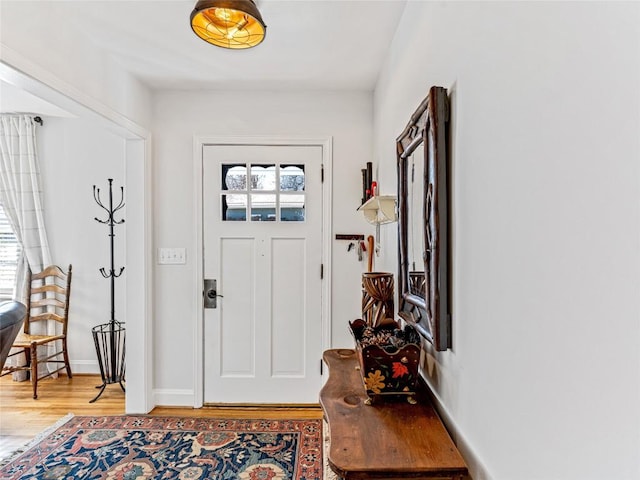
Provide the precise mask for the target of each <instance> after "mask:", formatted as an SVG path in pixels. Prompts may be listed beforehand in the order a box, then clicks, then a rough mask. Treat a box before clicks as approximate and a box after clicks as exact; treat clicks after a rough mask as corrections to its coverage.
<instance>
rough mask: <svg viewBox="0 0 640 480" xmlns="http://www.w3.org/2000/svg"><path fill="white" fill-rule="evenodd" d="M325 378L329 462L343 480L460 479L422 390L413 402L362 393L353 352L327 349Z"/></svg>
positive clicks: (461, 470)
mask: <svg viewBox="0 0 640 480" xmlns="http://www.w3.org/2000/svg"><path fill="white" fill-rule="evenodd" d="M323 359H324V361H325V363H326V364H327V365H328V367H329V380H328V381H327V383H326V385H325V386H324V388H323V389H322V391H321V392H320V405H322V409H323V411H324V415H325V419H326V420H327V422H328V424H329V435H330V445H329V454H328V461H329V466H330V467H331V469H332V470H333V471H334V472H335V473H336V474H337V475H338V476H339V477H341V478H343V479H344V480H351V479H391V478H394V479H397V478H413V479H423V480H435V479H437V480H445V479H450V480H461V479H462V478H464V477H465V476H466V475H468V472H467V467H466V465H465V463H464V460H463V459H462V457H461V456H460V453H459V452H458V450H457V449H456V447H455V445H454V444H453V441H452V440H451V437H449V434H448V433H447V431H446V430H445V428H444V425H443V424H442V422H441V421H440V418H439V417H438V415H437V414H436V412H435V410H434V409H433V406H432V405H431V402H430V401H429V400H428V398H427V397H426V396H425V395H424V394H423V395H422V396H421V397H419V402H418V404H417V405H410V404H409V403H408V402H406V401H404V400H402V399H400V400H398V401H377V402H375V403H374V405H372V406H367V405H365V403H364V402H365V400H366V399H367V396H366V394H365V390H364V386H363V384H362V378H361V377H360V372H359V371H358V370H357V369H356V367H357V366H358V358H357V356H356V353H355V351H354V350H346V349H343V350H327V351H326V352H324V355H323Z"/></svg>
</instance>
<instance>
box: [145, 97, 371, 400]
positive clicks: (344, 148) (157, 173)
mask: <svg viewBox="0 0 640 480" xmlns="http://www.w3.org/2000/svg"><path fill="white" fill-rule="evenodd" d="M371 104H372V99H371V94H370V93H330V92H325V93H321V92H311V93H290V94H287V93H275V92H192V93H188V92H163V93H161V94H158V95H157V96H156V98H155V105H156V110H155V115H154V118H155V124H154V129H153V130H154V152H155V165H154V188H155V190H154V218H155V225H154V228H155V245H156V247H185V248H186V249H187V264H186V265H183V266H182V265H177V266H176V265H161V266H156V274H155V298H156V299H157V300H156V309H155V312H156V313H155V323H154V344H155V351H156V355H155V362H154V363H155V379H154V381H155V386H156V389H157V392H158V395H157V401H158V402H159V403H160V404H167V403H168V402H174V403H180V402H182V403H181V404H183V405H185V404H190V403H189V399H191V398H192V396H193V389H194V382H201V379H196V378H194V375H193V353H192V349H193V343H194V337H193V327H194V319H195V318H196V317H197V316H198V315H199V312H196V311H194V305H193V290H194V288H195V285H194V271H195V270H194V268H195V266H194V264H193V259H194V256H195V255H194V253H195V252H193V251H192V245H193V235H194V232H195V231H196V223H195V222H196V219H195V216H194V214H193V202H194V185H193V177H194V172H193V136H194V134H199V135H205V134H208V135H215V136H225V135H230V136H235V135H246V136H264V135H276V136H307V137H314V138H317V137H328V136H332V137H333V233H334V235H335V233H363V234H369V233H371V231H372V230H371V227H370V226H369V225H368V224H367V223H366V222H365V221H364V219H363V217H362V216H361V215H360V214H359V213H356V208H357V207H358V205H359V203H360V196H361V173H360V169H361V168H363V167H364V164H365V162H367V161H368V160H369V159H370V158H371V145H372V138H371V129H372V110H371ZM346 247H347V244H345V243H344V242H341V241H340V242H336V241H334V243H333V264H332V268H333V305H332V325H333V329H332V330H333V332H332V333H333V334H332V337H333V338H332V343H333V345H334V346H350V345H352V344H353V341H352V340H351V338H350V337H349V334H348V331H347V322H348V321H349V320H352V319H354V318H356V317H357V316H359V310H360V273H361V272H362V269H363V267H364V264H363V263H359V262H358V260H357V258H356V256H355V253H354V252H350V253H348V254H347V252H346ZM185 402H186V403H185Z"/></svg>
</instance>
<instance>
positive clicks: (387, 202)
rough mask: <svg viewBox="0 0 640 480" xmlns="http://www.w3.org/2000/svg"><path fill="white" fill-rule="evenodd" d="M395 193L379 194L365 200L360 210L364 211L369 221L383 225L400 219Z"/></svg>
mask: <svg viewBox="0 0 640 480" xmlns="http://www.w3.org/2000/svg"><path fill="white" fill-rule="evenodd" d="M397 210H398V209H397V208H396V197H395V195H377V196H375V197H371V198H370V199H369V200H367V201H366V202H364V203H363V204H362V205H360V207H358V211H359V212H362V213H364V218H365V219H366V220H367V222H369V223H371V224H373V225H382V224H384V223H391V222H395V221H397V220H398V211H397Z"/></svg>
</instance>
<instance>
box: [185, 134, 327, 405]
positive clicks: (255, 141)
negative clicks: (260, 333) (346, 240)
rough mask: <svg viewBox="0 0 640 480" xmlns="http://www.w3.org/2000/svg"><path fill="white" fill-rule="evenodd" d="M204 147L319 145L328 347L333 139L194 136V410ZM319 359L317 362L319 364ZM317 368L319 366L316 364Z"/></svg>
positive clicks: (198, 383)
mask: <svg viewBox="0 0 640 480" xmlns="http://www.w3.org/2000/svg"><path fill="white" fill-rule="evenodd" d="M205 145H221V146H232V145H238V146H273V145H277V146H319V147H321V148H322V167H323V169H324V171H323V179H324V180H323V182H322V265H323V279H322V299H321V305H322V306H321V308H322V312H321V316H322V320H321V321H322V327H321V328H322V350H326V349H327V348H330V346H331V318H330V312H331V235H332V230H331V225H332V222H331V220H332V205H333V202H332V190H333V189H332V178H333V177H332V167H333V137H298V136H277V135H268V136H211V135H194V137H193V172H194V173H193V184H194V187H195V188H194V200H193V202H194V203H193V211H194V215H195V225H196V232H195V236H194V248H193V251H194V252H195V260H194V263H195V268H194V272H195V278H194V285H195V288H194V305H195V312H196V313H195V315H194V324H193V340H194V343H193V371H194V392H193V393H194V395H193V402H194V405H193V406H194V408H201V407H202V406H203V405H204V374H205V372H204V341H203V340H204V305H203V297H202V295H203V291H204V285H203V273H204V269H203V261H204V252H203V248H204V243H203V238H202V235H203V205H202V198H203V185H202V181H203V164H202V162H203V152H204V147H205ZM320 361H321V359H318V362H320ZM318 368H320V364H319V363H318Z"/></svg>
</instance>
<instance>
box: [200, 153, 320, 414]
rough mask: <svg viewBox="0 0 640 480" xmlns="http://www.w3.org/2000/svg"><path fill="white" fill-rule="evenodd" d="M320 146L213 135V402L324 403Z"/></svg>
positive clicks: (208, 356) (207, 232)
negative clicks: (227, 141) (230, 140)
mask: <svg viewBox="0 0 640 480" xmlns="http://www.w3.org/2000/svg"><path fill="white" fill-rule="evenodd" d="M321 163H322V148H321V147H320V146H247V145H233V146H229V145H225V146H220V145H205V146H204V148H203V234H204V238H203V244H204V265H203V266H204V276H205V278H209V279H216V280H217V285H218V293H219V294H220V296H219V297H218V299H217V300H218V302H217V303H218V308H216V309H206V310H205V314H204V322H205V324H204V352H205V368H204V371H205V382H204V384H205V385H204V386H205V397H204V400H205V403H315V402H317V395H318V391H319V389H320V387H321V377H320V371H319V363H320V358H321V353H322V343H321V342H322V328H321V325H322V318H321V295H322V283H321V279H320V264H321V261H322V240H321V239H322V184H321V176H320V172H321Z"/></svg>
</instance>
